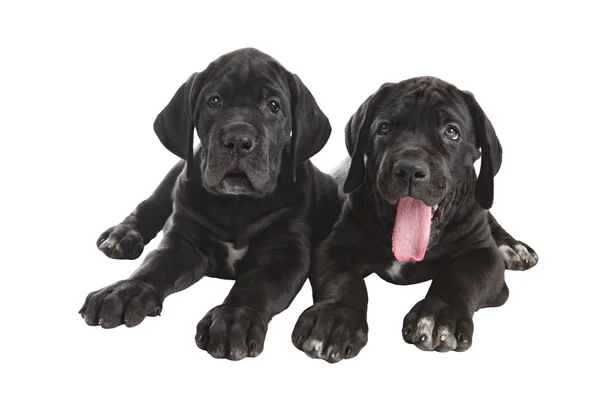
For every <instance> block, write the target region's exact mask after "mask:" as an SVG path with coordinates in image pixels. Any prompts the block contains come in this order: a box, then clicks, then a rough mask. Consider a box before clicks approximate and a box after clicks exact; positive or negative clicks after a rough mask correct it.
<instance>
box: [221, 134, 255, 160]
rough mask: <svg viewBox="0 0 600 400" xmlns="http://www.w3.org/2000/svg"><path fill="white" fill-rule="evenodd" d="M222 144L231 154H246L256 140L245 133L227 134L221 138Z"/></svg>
mask: <svg viewBox="0 0 600 400" xmlns="http://www.w3.org/2000/svg"><path fill="white" fill-rule="evenodd" d="M223 144H224V145H225V147H226V148H228V149H229V152H230V153H232V154H239V155H242V154H247V153H249V152H251V151H252V149H253V148H254V146H255V145H256V138H255V137H254V136H252V135H249V134H246V133H228V134H226V135H224V136H223Z"/></svg>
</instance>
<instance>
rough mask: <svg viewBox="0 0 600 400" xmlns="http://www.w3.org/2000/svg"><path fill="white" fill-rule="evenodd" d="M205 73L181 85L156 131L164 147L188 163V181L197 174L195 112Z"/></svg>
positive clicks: (193, 75)
mask: <svg viewBox="0 0 600 400" xmlns="http://www.w3.org/2000/svg"><path fill="white" fill-rule="evenodd" d="M204 76H205V73H204V72H203V73H194V74H192V76H190V77H189V79H188V80H187V81H186V82H185V83H184V84H183V85H181V87H180V88H179V89H178V90H177V92H175V95H174V96H173V98H172V99H171V101H170V102H169V104H167V106H166V107H165V108H164V109H163V110H162V111H161V112H160V114H158V116H157V117H156V120H155V121H154V132H155V133H156V136H158V138H159V139H160V141H161V143H162V144H163V146H165V147H166V148H167V149H169V151H170V152H171V153H173V154H175V155H176V156H178V157H180V158H182V159H184V160H187V178H188V179H189V178H191V176H192V175H193V173H194V111H195V108H196V101H197V99H198V95H199V94H200V90H201V89H202V86H203V84H204V82H203V80H204Z"/></svg>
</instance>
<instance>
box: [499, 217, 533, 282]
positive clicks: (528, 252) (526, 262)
mask: <svg viewBox="0 0 600 400" xmlns="http://www.w3.org/2000/svg"><path fill="white" fill-rule="evenodd" d="M488 220H489V223H490V229H491V231H492V237H493V238H494V241H495V242H496V246H498V249H499V250H500V254H501V255H502V258H503V259H504V263H505V265H506V269H510V270H513V271H526V270H528V269H530V268H533V267H535V265H536V264H537V262H538V259H539V258H538V255H537V253H536V252H535V251H534V250H533V249H532V248H531V247H529V246H528V245H527V244H526V243H523V242H520V241H518V240H516V239H515V238H513V237H512V235H511V234H510V233H508V232H506V231H505V230H504V228H502V226H500V224H499V223H498V221H496V218H494V216H493V215H492V213H491V212H488Z"/></svg>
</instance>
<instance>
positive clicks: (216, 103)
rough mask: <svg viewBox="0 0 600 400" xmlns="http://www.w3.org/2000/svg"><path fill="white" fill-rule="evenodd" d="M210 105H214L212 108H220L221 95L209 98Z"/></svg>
mask: <svg viewBox="0 0 600 400" xmlns="http://www.w3.org/2000/svg"><path fill="white" fill-rule="evenodd" d="M208 106H209V107H212V108H219V107H221V99H220V98H219V96H212V97H211V98H209V99H208Z"/></svg>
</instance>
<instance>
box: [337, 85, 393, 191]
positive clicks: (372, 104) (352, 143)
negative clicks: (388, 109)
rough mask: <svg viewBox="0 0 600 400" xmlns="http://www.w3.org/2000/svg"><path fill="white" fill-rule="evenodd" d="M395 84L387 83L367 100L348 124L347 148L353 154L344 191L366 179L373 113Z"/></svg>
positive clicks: (351, 188)
mask: <svg viewBox="0 0 600 400" xmlns="http://www.w3.org/2000/svg"><path fill="white" fill-rule="evenodd" d="M393 86H394V84H392V83H386V84H384V85H382V86H381V87H380V88H379V90H378V91H377V92H375V93H374V94H372V95H371V96H370V97H369V98H368V99H367V100H365V101H364V102H363V103H362V104H361V105H360V107H359V108H358V110H357V111H356V112H355V113H354V115H353V116H352V117H350V120H349V121H348V123H347V124H346V148H347V149H348V154H350V155H351V156H352V161H351V163H350V169H349V170H348V175H347V176H346V180H345V181H344V193H350V192H352V191H354V190H356V189H357V188H358V187H359V186H361V185H362V184H363V183H364V181H365V174H366V170H365V161H364V156H365V150H366V148H367V144H368V143H369V130H370V128H371V122H372V120H373V114H374V113H375V111H376V110H377V106H378V105H379V102H380V101H381V99H383V97H384V96H385V95H386V94H387V93H388V91H389V89H390V88H391V87H393Z"/></svg>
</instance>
